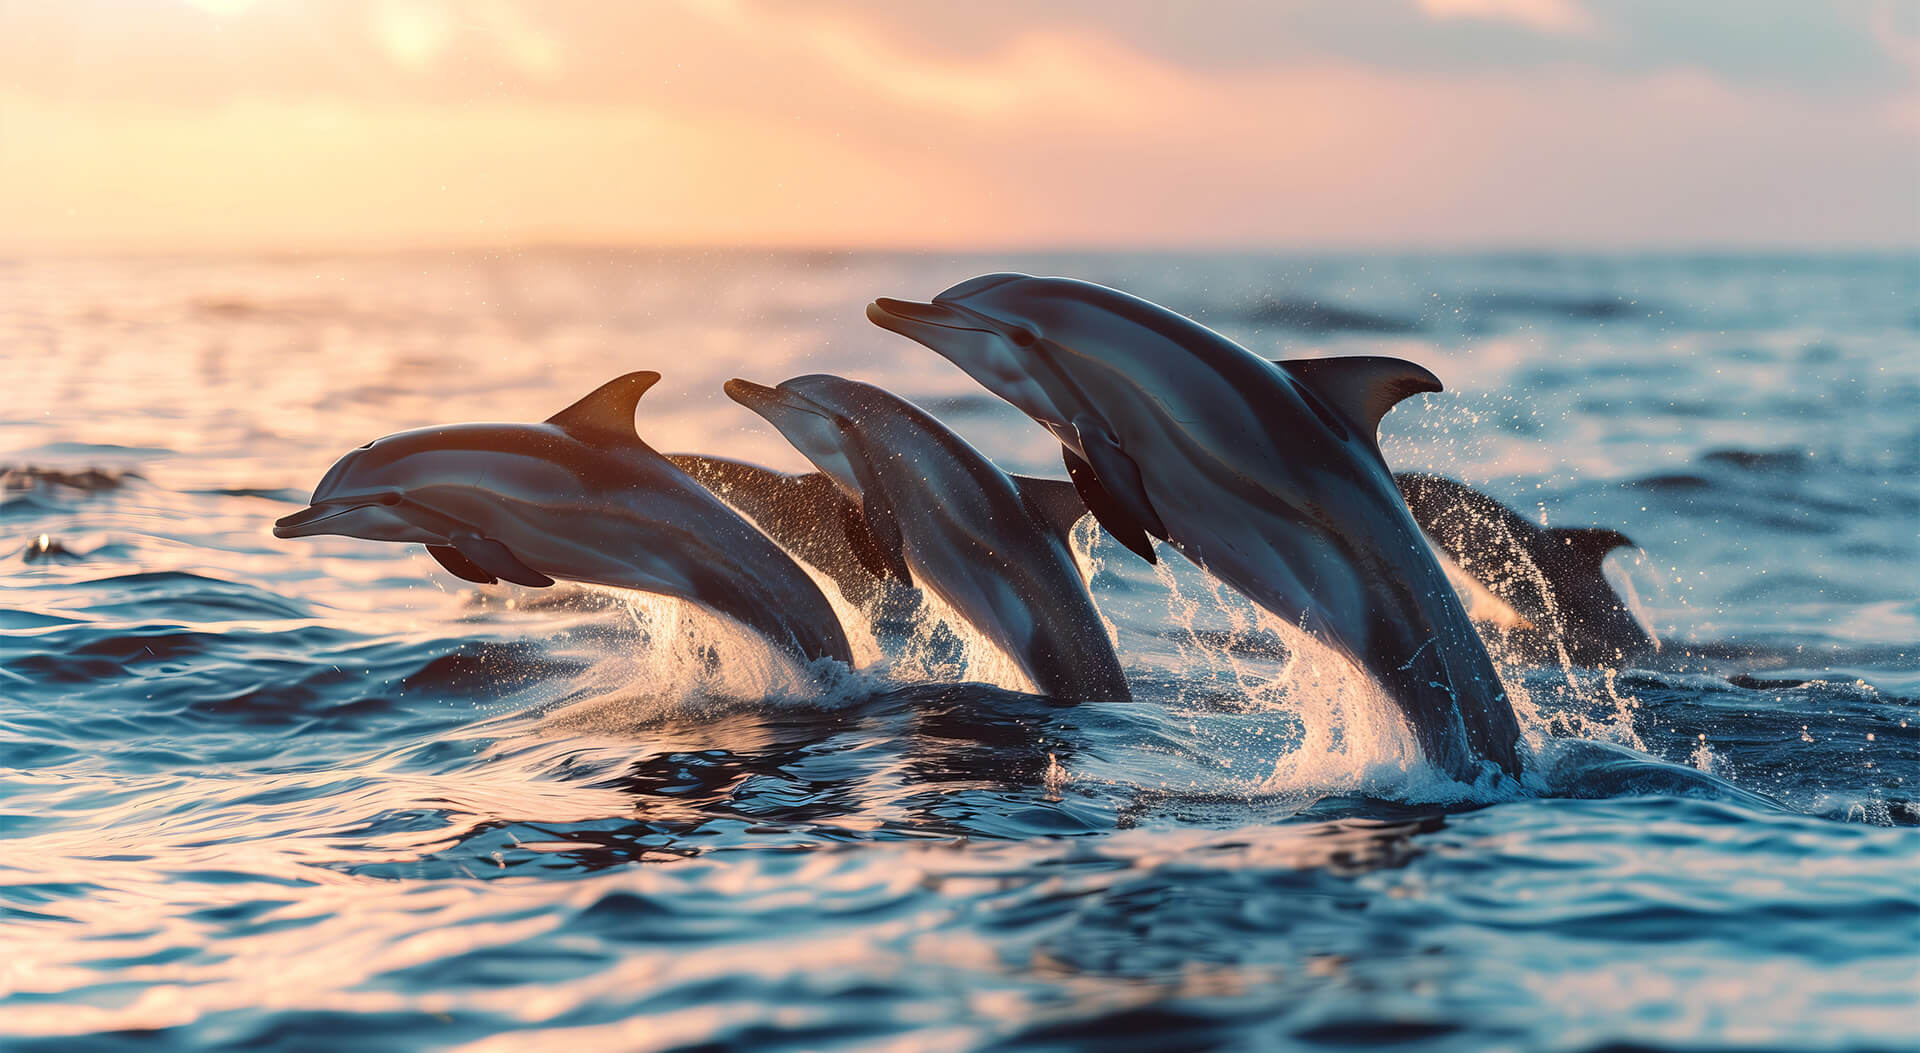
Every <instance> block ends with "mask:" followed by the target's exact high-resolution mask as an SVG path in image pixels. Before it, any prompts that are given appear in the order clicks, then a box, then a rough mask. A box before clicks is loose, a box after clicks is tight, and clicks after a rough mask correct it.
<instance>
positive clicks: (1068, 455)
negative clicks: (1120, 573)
mask: <svg viewBox="0 0 1920 1053" xmlns="http://www.w3.org/2000/svg"><path fill="white" fill-rule="evenodd" d="M1060 456H1061V458H1062V459H1064V460H1065V461H1066V462H1067V478H1069V479H1071V480H1073V488H1074V489H1075V490H1076V491H1078V492H1079V494H1080V500H1082V501H1084V502H1086V506H1087V510H1088V511H1090V512H1092V513H1093V518H1094V520H1095V521H1096V522H1098V523H1099V524H1100V527H1101V529H1103V530H1105V531H1106V532H1107V534H1108V536H1110V537H1112V538H1113V539H1114V540H1115V541H1118V542H1120V543H1121V544H1122V545H1125V546H1126V547H1127V550H1128V551H1129V552H1132V553H1133V554H1134V555H1136V556H1139V557H1140V558H1141V559H1144V560H1146V561H1147V562H1148V563H1158V562H1159V561H1160V558H1159V557H1158V556H1156V555H1154V552H1153V542H1151V541H1149V540H1147V532H1146V531H1145V530H1143V529H1141V528H1140V524H1139V523H1136V522H1134V521H1133V520H1132V519H1130V518H1128V517H1127V514H1126V513H1125V512H1123V511H1121V510H1120V503H1119V502H1118V501H1115V500H1114V499H1113V495H1112V494H1110V493H1108V492H1107V490H1106V487H1103V486H1101V485H1100V479H1099V477H1098V475H1097V473H1095V472H1094V470H1093V466H1092V465H1090V464H1088V463H1087V462H1086V461H1084V460H1081V459H1080V455H1079V454H1077V453H1074V452H1073V451H1072V450H1071V449H1068V448H1067V447H1065V446H1062V447H1060Z"/></svg>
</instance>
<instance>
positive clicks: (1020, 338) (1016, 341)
mask: <svg viewBox="0 0 1920 1053" xmlns="http://www.w3.org/2000/svg"><path fill="white" fill-rule="evenodd" d="M1007 339H1009V340H1012V341H1013V346H1015V347H1032V346H1033V345H1034V344H1037V343H1039V342H1040V338H1039V337H1037V336H1035V335H1033V330H1031V329H1015V330H1014V331H1013V332H1011V333H1008V334H1007Z"/></svg>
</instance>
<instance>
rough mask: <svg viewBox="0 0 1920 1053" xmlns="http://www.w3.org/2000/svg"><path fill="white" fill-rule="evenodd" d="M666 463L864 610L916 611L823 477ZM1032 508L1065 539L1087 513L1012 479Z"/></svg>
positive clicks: (1033, 482) (1030, 479)
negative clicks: (893, 605)
mask: <svg viewBox="0 0 1920 1053" xmlns="http://www.w3.org/2000/svg"><path fill="white" fill-rule="evenodd" d="M667 460H669V461H672V462H673V463H674V466H675V467H677V468H679V469H680V470H681V471H683V472H686V473H687V474H688V475H690V476H692V477H693V478H694V480H695V481H696V482H698V483H699V484H700V485H701V486H704V487H706V488H707V489H709V490H711V491H713V492H714V494H715V495H717V496H718V497H719V498H720V499H721V500H722V501H725V502H726V503H728V504H730V505H732V506H733V507H734V508H735V509H737V510H738V511H739V512H740V513H741V514H743V515H745V516H746V517H747V518H748V519H750V520H752V521H753V525H754V526H757V527H759V528H760V531H761V533H764V534H766V535H767V536H768V537H770V538H772V539H773V540H775V541H777V542H779V543H780V547H781V548H784V549H786V550H787V552H788V553H789V554H790V555H792V556H793V557H794V558H795V559H798V560H800V561H801V562H802V563H805V564H807V565H808V566H810V567H812V568H814V569H815V570H818V571H819V572H820V573H822V574H824V575H826V577H827V578H828V580H830V581H832V582H833V584H834V586H835V587H836V588H838V589H839V590H840V594H841V595H842V596H844V597H846V599H847V602H848V603H851V604H853V605H854V606H856V607H860V608H862V609H865V608H867V607H868V606H870V605H872V604H873V602H874V600H875V599H876V598H877V597H881V596H887V597H889V598H891V599H893V600H897V601H899V602H901V603H903V604H906V605H907V606H906V607H905V608H904V610H911V608H912V606H913V605H915V604H917V602H918V599H917V597H918V595H919V593H918V591H917V590H915V589H913V588H912V587H911V586H907V585H904V584H902V583H901V582H900V581H899V580H898V579H896V578H894V577H892V576H891V575H890V574H888V573H887V570H886V568H885V567H884V566H881V565H880V563H879V562H878V560H877V559H876V558H875V556H874V555H873V553H872V550H871V548H870V547H869V546H870V544H871V542H870V541H869V540H868V531H867V529H866V527H865V525H864V523H863V522H862V521H861V519H860V506H859V505H858V504H856V503H855V502H854V500H853V499H852V498H850V497H848V496H847V495H846V494H845V493H844V492H842V491H841V489H840V487H839V485H838V484H836V483H835V482H834V481H833V480H832V479H829V478H827V473H825V472H817V471H816V472H799V473H788V472H780V471H775V470H774V469H772V468H766V467H763V466H761V465H757V464H750V463H748V462H746V461H740V460H735V459H733V458H731V457H709V456H707V455H705V454H698V453H670V454H667ZM1008 478H1010V479H1012V480H1013V485H1014V486H1015V487H1016V488H1017V489H1018V490H1019V491H1020V497H1021V499H1022V500H1024V501H1025V502H1026V503H1027V506H1028V507H1029V508H1031V509H1033V510H1035V511H1036V512H1038V513H1039V514H1040V517H1041V519H1042V520H1043V521H1044V522H1045V523H1046V526H1047V529H1048V530H1050V531H1052V532H1053V533H1055V534H1058V535H1059V536H1061V537H1063V538H1065V537H1069V536H1071V534H1072V531H1073V527H1074V524H1076V523H1078V522H1079V521H1080V519H1081V518H1082V517H1083V516H1085V515H1086V514H1087V506H1086V505H1085V504H1083V503H1081V501H1080V494H1079V493H1078V492H1077V491H1076V490H1075V489H1074V486H1073V484H1072V483H1070V482H1067V481H1065V480H1063V479H1041V478H1038V477H1035V476H1031V475H1018V474H1012V473H1010V474H1009V475H1008Z"/></svg>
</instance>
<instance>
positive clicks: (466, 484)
mask: <svg viewBox="0 0 1920 1053" xmlns="http://www.w3.org/2000/svg"><path fill="white" fill-rule="evenodd" d="M659 379H660V374H658V373H652V372H642V373H628V374H626V375H625V376H622V377H618V378H616V379H614V380H611V381H609V382H607V383H606V384H603V385H601V386H600V387H599V388H597V389H596V390H594V392H593V393H592V394H589V395H588V396H587V397H585V398H583V399H581V400H580V401H578V402H576V403H574V404H573V405H571V406H569V407H567V408H566V409H564V410H561V411H560V412H559V413H557V414H555V415H553V416H552V417H550V418H548V419H547V420H546V421H545V422H543V423H540V424H453V425H447V426H443V427H433V428H419V429H416V430H413V431H403V432H400V433H398V434H396V435H389V436H387V437H385V438H382V439H375V440H374V441H372V442H370V443H368V444H366V445H365V446H362V447H360V448H359V449H357V450H354V451H352V452H351V453H349V454H347V455H346V456H345V457H343V458H341V459H340V461H339V462H338V463H336V464H335V465H334V466H333V467H332V468H331V469H329V470H328V471H327V474H326V476H325V477H324V478H322V479H321V480H320V485H319V486H318V487H316V488H315V489H314V492H313V502H312V507H309V508H307V509H305V510H304V511H300V512H295V513H294V514H292V515H290V516H287V517H285V518H283V519H281V520H280V521H279V522H277V523H275V524H274V527H273V533H274V536H275V537H282V538H294V537H311V536H314V535H317V534H340V535H344V536H347V537H358V538H366V539H368V540H372V541H398V542H403V543H406V542H418V543H420V544H424V545H426V546H427V551H428V552H429V553H431V554H432V556H433V558H434V559H436V560H438V561H439V563H440V565H441V566H442V567H445V568H446V569H447V570H448V571H449V572H451V573H453V574H455V575H457V576H459V577H461V578H464V579H466V580H468V581H472V582H477V583H480V584H484V585H491V584H494V583H495V582H496V581H499V580H505V581H510V582H513V583H515V584H518V585H528V586H535V587H543V586H547V585H552V584H553V582H554V579H555V578H565V579H567V580H570V581H579V582H587V583H590V584H596V585H610V586H614V587H616V588H623V589H635V590H638V591H641V592H651V593H657V594H659V595H663V596H674V597H678V598H680V599H683V600H687V601H689V602H692V603H694V604H697V605H699V606H701V607H704V608H706V609H707V610H710V611H713V612H715V613H717V614H721V615H724V616H726V617H728V618H731V619H733V620H734V621H737V622H740V623H741V624H743V625H745V626H747V627H748V628H750V629H753V630H755V631H756V632H758V633H760V634H761V635H762V636H764V637H766V639H767V640H768V641H769V642H770V643H771V644H773V646H775V647H776V648H778V649H780V650H782V651H784V652H786V653H787V654H789V655H792V656H793V657H795V658H797V659H799V660H800V661H802V662H811V661H813V660H814V659H817V658H832V659H835V660H837V661H840V662H845V663H847V664H849V665H851V664H852V662H853V652H852V649H851V648H850V647H849V646H848V643H847V637H846V634H845V632H844V631H843V630H842V629H841V626H840V621H839V619H838V618H837V617H836V616H835V615H834V612H833V606H832V604H830V603H828V602H827V598H826V596H825V595H824V594H823V593H821V591H820V587H819V586H818V585H815V584H814V582H813V579H812V578H811V577H809V576H808V575H807V572H806V571H804V570H802V569H801V568H800V566H799V565H798V564H796V563H795V562H794V561H793V560H792V558H791V557H789V556H788V555H787V554H786V553H785V552H783V551H781V549H780V547H779V546H778V545H776V544H774V543H773V542H772V541H771V540H769V539H768V538H767V537H766V535H764V534H762V533H760V532H759V531H758V530H755V529H754V528H753V526H752V525H751V524H749V523H748V522H747V521H746V520H744V519H742V518H741V517H740V515H739V514H738V513H736V512H735V511H734V510H733V509H731V508H729V507H727V505H726V504H725V503H723V502H722V501H721V500H720V499H719V498H717V497H715V496H714V495H713V494H712V493H710V492H708V491H707V489H706V488H705V487H703V486H701V485H700V484H699V483H696V482H695V481H694V480H693V479H691V478H689V477H688V476H687V474H686V473H685V472H683V471H681V470H680V469H679V468H676V467H674V466H673V465H672V464H671V463H669V462H668V461H667V459H666V458H664V457H662V456H660V455H659V454H658V453H655V452H654V451H653V449H652V448H651V447H649V446H648V445H647V444H646V443H645V442H643V441H641V439H640V436H639V435H638V434H637V433H636V432H635V431H634V423H633V415H634V409H635V407H636V406H637V405H638V403H639V401H640V396H641V395H642V394H644V393H645V392H646V390H647V389H648V388H650V387H652V386H653V384H654V382H656V381H658V380H659Z"/></svg>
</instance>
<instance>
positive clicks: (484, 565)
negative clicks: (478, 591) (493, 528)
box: [448, 533, 553, 589]
mask: <svg viewBox="0 0 1920 1053" xmlns="http://www.w3.org/2000/svg"><path fill="white" fill-rule="evenodd" d="M448 540H450V541H452V542H453V547H454V548H456V549H459V550H460V555H462V556H464V557H466V558H467V559H468V560H470V561H472V563H473V565H474V566H475V567H478V568H479V569H480V570H482V571H484V572H485V573H488V574H491V575H493V576H494V577H496V578H499V579H501V580H503V581H511V582H513V583H514V584H515V585H528V586H531V587H533V588H536V589H544V588H546V587H547V586H549V585H551V584H553V579H552V578H549V577H547V576H546V575H545V574H542V573H540V572H539V571H537V570H535V569H533V568H532V567H529V566H527V565H526V564H525V563H522V562H520V560H519V559H518V558H516V557H515V556H514V554H513V553H512V552H509V551H507V546H505V545H502V544H501V543H500V542H498V541H495V540H494V539H492V538H490V537H481V536H480V535H478V534H465V533H461V534H455V535H453V536H452V537H451V538H449V539H448ZM449 569H451V568H449ZM456 573H458V572H456Z"/></svg>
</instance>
